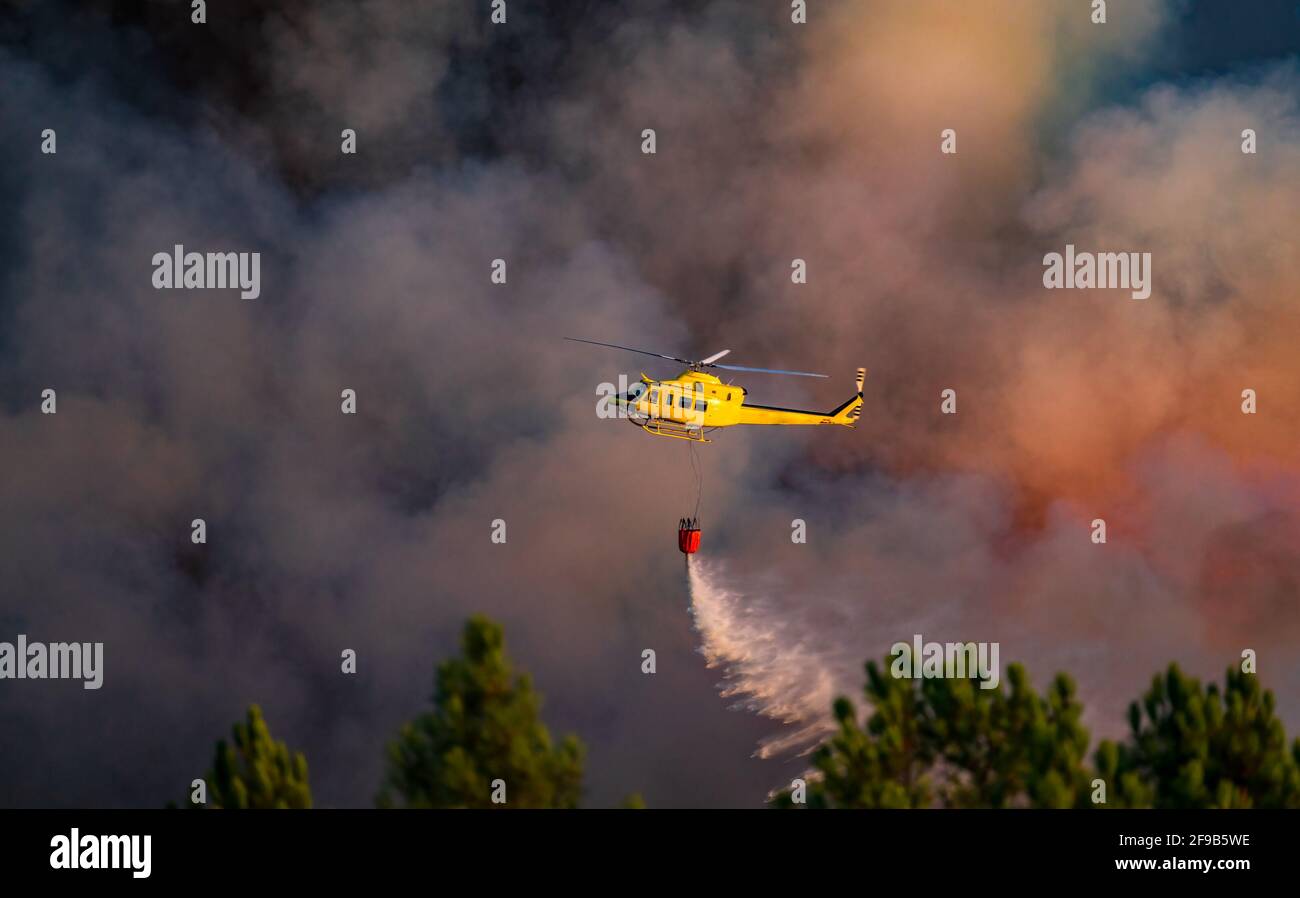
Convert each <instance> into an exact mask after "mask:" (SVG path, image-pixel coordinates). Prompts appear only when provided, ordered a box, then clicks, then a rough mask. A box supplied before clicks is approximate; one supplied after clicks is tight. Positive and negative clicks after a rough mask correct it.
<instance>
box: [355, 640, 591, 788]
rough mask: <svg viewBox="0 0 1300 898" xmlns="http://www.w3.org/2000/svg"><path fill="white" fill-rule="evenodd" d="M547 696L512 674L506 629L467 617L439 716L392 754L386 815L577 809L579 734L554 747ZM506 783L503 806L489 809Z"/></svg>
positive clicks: (436, 710)
mask: <svg viewBox="0 0 1300 898" xmlns="http://www.w3.org/2000/svg"><path fill="white" fill-rule="evenodd" d="M540 708H541V696H539V695H538V694H537V692H535V691H534V689H533V686H532V682H531V680H530V678H529V677H528V676H527V675H526V674H520V675H517V676H516V675H515V673H514V670H513V667H512V665H511V662H510V660H509V658H508V657H507V655H506V652H505V637H504V634H503V632H502V629H501V627H500V625H498V624H496V623H493V622H492V621H490V620H488V619H487V618H485V617H482V616H475V617H472V618H470V619H469V621H468V622H467V623H466V625H465V630H464V633H463V635H462V637H461V656H460V657H456V658H453V659H451V660H449V661H446V662H444V663H443V664H442V665H440V666H439V668H438V670H437V675H436V678H435V686H434V694H433V710H432V711H429V712H427V713H425V714H422V715H420V716H419V717H417V718H415V719H414V720H412V721H410V722H409V723H407V724H406V725H405V726H403V727H402V729H401V732H400V734H399V735H398V737H397V739H395V740H394V741H393V742H392V743H391V744H390V745H389V747H388V769H387V774H386V779H385V783H384V786H383V788H382V790H381V792H380V794H379V798H378V804H379V806H380V807H394V806H398V805H401V806H405V807H417V808H453V807H483V808H487V807H512V808H545V807H554V808H572V807H576V806H577V804H578V798H579V794H580V791H581V783H582V759H583V748H582V745H581V743H579V742H578V740H577V739H576V738H574V737H573V736H569V737H566V738H565V739H564V740H562V741H561V742H560V744H559V745H552V743H551V737H550V733H549V732H548V731H547V729H546V727H545V725H543V723H542V722H541V719H540V716H539V714H540ZM497 780H500V781H501V782H502V783H504V787H505V798H506V801H505V803H504V804H496V803H493V801H492V795H493V792H494V787H493V783H494V781H497Z"/></svg>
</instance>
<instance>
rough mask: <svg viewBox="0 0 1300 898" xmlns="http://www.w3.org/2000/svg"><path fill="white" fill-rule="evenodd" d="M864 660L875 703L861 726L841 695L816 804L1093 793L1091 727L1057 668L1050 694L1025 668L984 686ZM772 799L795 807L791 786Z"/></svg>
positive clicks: (821, 756) (1022, 799)
mask: <svg viewBox="0 0 1300 898" xmlns="http://www.w3.org/2000/svg"><path fill="white" fill-rule="evenodd" d="M888 670H889V663H888V662H886V663H885V665H884V668H883V669H882V668H881V667H878V666H877V665H876V663H875V662H869V663H868V664H867V667H866V672H867V683H866V689H865V697H866V700H867V704H868V706H869V707H870V708H871V711H870V714H869V716H868V718H867V721H866V725H865V726H862V725H859V723H858V720H857V714H856V709H855V708H854V706H853V704H852V702H850V701H849V700H848V699H846V698H840V699H838V700H837V701H836V702H835V705H834V713H835V719H836V722H837V724H838V728H837V731H836V733H835V735H833V736H832V737H831V738H830V739H829V740H828V741H827V742H826V743H825V744H823V745H822V746H820V747H819V748H818V749H817V750H816V752H814V754H813V758H812V767H813V773H812V774H811V775H810V777H809V781H808V788H807V804H808V806H809V807H841V808H914V807H930V806H941V807H1024V806H1033V807H1074V806H1082V805H1083V804H1085V803H1086V802H1087V800H1088V792H1087V784H1088V781H1089V777H1088V774H1087V771H1086V769H1085V768H1084V764H1083V759H1084V756H1085V753H1086V751H1087V748H1088V732H1087V730H1085V729H1084V728H1083V727H1082V725H1081V724H1080V722H1079V720H1080V717H1081V716H1082V711H1083V709H1082V706H1081V705H1080V704H1079V702H1078V700H1077V698H1076V697H1075V692H1074V684H1073V682H1072V681H1071V680H1070V679H1069V678H1068V677H1066V676H1063V675H1062V676H1058V677H1057V678H1056V679H1055V680H1054V681H1053V682H1052V685H1051V687H1050V688H1049V690H1048V693H1047V696H1046V698H1042V697H1039V695H1038V694H1037V693H1036V692H1034V690H1033V688H1032V686H1030V684H1029V678H1028V675H1027V674H1026V673H1025V671H1024V668H1023V667H1021V666H1020V665H1018V664H1013V665H1011V666H1010V667H1009V668H1008V669H1007V677H1006V680H1007V681H1008V682H1009V683H1010V689H1009V690H1007V689H1004V688H1003V685H1002V684H1001V683H999V684H998V686H997V687H996V688H993V689H983V688H980V684H979V682H978V681H976V680H974V679H971V678H935V679H914V678H907V677H894V676H893V675H892V674H891V673H888V672H887V671H888ZM773 804H774V805H776V806H778V807H792V806H794V802H793V797H792V791H791V790H789V789H787V790H785V791H783V792H781V793H778V794H777V795H776V796H775V797H774V799H773Z"/></svg>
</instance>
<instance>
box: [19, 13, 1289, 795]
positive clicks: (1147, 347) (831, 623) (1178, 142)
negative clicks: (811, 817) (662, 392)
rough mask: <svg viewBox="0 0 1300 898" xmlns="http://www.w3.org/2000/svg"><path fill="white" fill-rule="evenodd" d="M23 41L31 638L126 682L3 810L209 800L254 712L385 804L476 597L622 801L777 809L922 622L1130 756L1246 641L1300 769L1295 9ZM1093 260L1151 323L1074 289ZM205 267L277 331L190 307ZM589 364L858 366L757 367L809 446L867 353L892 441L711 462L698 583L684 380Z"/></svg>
mask: <svg viewBox="0 0 1300 898" xmlns="http://www.w3.org/2000/svg"><path fill="white" fill-rule="evenodd" d="M19 5H20V6H22V7H25V8H24V9H20V10H18V11H17V12H16V13H15V12H8V13H4V14H0V15H3V16H5V18H4V19H3V20H0V21H3V24H0V40H3V45H0V83H2V84H3V89H2V90H0V122H3V124H4V126H5V127H4V136H3V139H2V140H0V191H3V196H4V198H5V201H6V202H5V209H6V213H7V214H5V215H4V216H3V218H2V219H0V462H2V463H3V464H2V466H0V467H2V469H3V472H4V474H3V477H2V478H0V509H2V510H3V514H0V641H12V640H13V639H14V638H15V637H16V636H17V635H18V634H20V633H22V634H25V635H27V636H28V638H29V639H32V640H42V641H48V642H56V641H74V640H75V641H102V642H103V643H104V656H105V660H104V665H105V671H104V686H103V688H102V689H100V690H97V691H88V690H83V689H82V688H80V686H79V685H78V684H76V683H68V682H57V681H44V682H33V681H22V682H17V681H9V680H5V681H0V720H2V721H3V725H2V726H0V757H3V758H4V764H3V765H0V805H5V806H14V805H17V806H110V805H111V806H137V805H138V806H158V805H161V804H163V803H165V802H166V801H167V800H169V799H180V798H182V797H183V796H184V795H185V793H186V790H187V786H188V783H189V781H190V780H191V779H192V778H194V777H196V776H201V775H202V774H203V773H204V772H205V771H206V769H207V766H208V764H209V763H210V760H211V753H212V743H213V741H214V740H215V739H216V738H217V737H219V736H223V735H225V734H226V733H227V731H228V729H229V727H230V725H231V724H232V723H233V722H235V721H236V720H238V719H240V717H241V716H242V714H243V709H244V708H245V707H246V706H247V705H248V704H249V703H250V702H258V703H260V704H261V705H262V706H263V708H264V709H265V712H266V716H267V719H268V722H269V723H270V726H271V729H272V731H273V732H274V733H275V734H276V736H278V737H280V738H283V739H285V740H287V741H288V742H289V743H290V745H291V746H293V747H294V748H297V749H301V750H303V751H304V752H305V753H306V754H307V757H308V760H309V763H310V765H311V772H312V784H313V791H314V793H315V798H316V801H317V804H319V805H322V806H336V805H337V806H365V805H369V804H371V802H372V799H373V797H374V794H375V792H376V791H377V789H378V786H379V783H380V779H381V776H382V766H381V765H382V757H383V746H384V744H385V742H386V741H387V740H388V739H390V738H391V737H392V735H393V734H394V733H395V732H396V730H397V728H398V726H399V725H400V724H401V722H402V721H404V720H406V719H408V718H409V717H411V716H413V715H414V714H416V713H419V712H421V711H423V710H424V709H425V708H426V707H427V702H428V697H429V695H430V694H431V692H432V673H433V668H434V665H435V664H436V663H437V662H438V661H440V660H441V659H443V658H444V657H446V656H447V654H449V653H450V652H452V651H454V650H455V646H456V640H457V637H458V633H459V629H460V627H461V625H462V623H463V621H464V619H465V617H466V616H467V615H469V614H471V613H473V612H476V611H482V612H485V613H487V614H489V615H491V616H493V617H495V618H498V619H499V620H501V621H502V622H503V623H504V624H505V627H506V637H507V642H508V645H509V647H510V650H511V652H512V654H513V655H514V657H515V659H516V660H517V662H518V663H519V665H520V666H521V667H522V668H523V669H526V670H528V671H529V672H530V673H531V674H532V675H533V678H534V681H535V683H536V684H537V686H538V687H539V689H540V690H541V691H542V692H543V693H544V694H545V696H546V704H545V707H544V716H545V718H546V721H547V723H548V724H549V725H550V727H551V729H552V732H553V733H557V734H559V733H566V732H574V733H576V734H577V735H578V736H579V737H580V738H581V739H582V740H583V741H584V742H585V743H586V745H587V748H588V760H587V802H586V803H587V804H590V805H596V806H600V805H613V804H616V803H617V802H618V801H619V800H620V799H621V798H622V796H623V795H625V794H626V793H628V792H632V791H640V792H642V793H643V794H644V795H645V797H646V799H647V801H648V803H649V804H650V805H652V806H661V807H662V806H696V805H703V806H756V805H758V804H760V803H761V802H762V800H763V797H764V795H765V794H766V792H767V791H768V790H769V789H771V788H773V787H777V786H781V785H783V784H784V783H786V782H788V780H789V778H790V777H791V776H792V775H795V774H796V773H797V772H798V771H800V770H801V769H802V761H801V760H800V758H799V757H798V754H797V752H798V750H799V748H800V747H803V746H806V745H807V738H808V737H809V736H812V735H815V734H816V732H817V731H818V727H819V726H820V725H821V723H822V722H823V721H824V719H825V715H826V714H827V712H828V711H829V700H830V697H832V696H833V695H835V694H838V693H843V692H857V691H858V690H859V688H860V682H861V679H862V677H861V665H862V663H863V662H864V661H865V660H866V659H867V658H879V657H882V656H883V655H884V654H885V653H886V652H887V651H888V648H889V646H890V645H891V644H892V643H894V642H896V641H900V640H903V641H908V640H910V639H911V637H912V634H913V633H917V632H920V633H923V634H925V636H926V638H932V639H936V640H940V641H944V640H963V641H964V640H990V641H998V642H999V643H1000V645H1001V657H1002V661H1003V663H1004V664H1005V663H1009V662H1011V661H1023V662H1025V663H1026V664H1027V665H1028V667H1029V670H1030V673H1031V676H1032V677H1033V679H1034V680H1035V682H1036V683H1038V684H1039V685H1041V684H1043V683H1045V682H1046V681H1047V678H1048V677H1049V676H1050V675H1051V674H1053V673H1054V672H1055V671H1056V670H1067V671H1069V672H1070V673H1072V674H1073V675H1074V676H1075V677H1076V679H1077V680H1078V682H1079V684H1080V692H1081V695H1082V698H1083V700H1084V702H1085V704H1086V706H1087V708H1088V717H1087V720H1088V723H1089V725H1090V726H1091V727H1092V728H1093V731H1094V734H1096V735H1101V734H1105V735H1116V734H1118V733H1119V732H1120V727H1121V720H1122V714H1123V711H1124V708H1125V705H1126V703H1127V701H1129V700H1130V699H1132V698H1134V697H1136V696H1137V695H1138V694H1139V693H1140V692H1141V690H1142V689H1143V688H1144V687H1145V685H1146V683H1147V682H1148V680H1149V678H1150V676H1151V675H1152V674H1154V673H1155V672H1156V671H1157V670H1159V669H1161V668H1162V667H1163V666H1164V665H1166V664H1167V663H1168V662H1169V661H1171V660H1177V661H1179V662H1180V663H1181V664H1183V666H1184V667H1185V668H1187V669H1188V670H1190V671H1192V672H1193V673H1195V674H1197V675H1198V676H1202V677H1213V678H1221V676H1222V672H1223V670H1224V669H1225V668H1226V667H1227V666H1228V665H1229V664H1231V663H1233V662H1234V661H1235V659H1237V658H1239V656H1240V653H1241V651H1242V650H1243V649H1246V648H1251V649H1254V650H1256V651H1257V652H1258V653H1259V656H1260V671H1261V675H1262V677H1263V679H1264V682H1265V684H1266V685H1268V686H1269V687H1271V688H1273V689H1274V690H1275V692H1276V693H1277V695H1278V700H1279V705H1280V707H1281V709H1282V712H1283V715H1284V717H1285V719H1286V722H1287V724H1288V727H1289V729H1290V730H1291V731H1292V732H1293V733H1295V732H1300V651H1297V650H1300V605H1297V601H1296V599H1297V584H1300V423H1298V422H1300V414H1298V413H1300V379H1298V378H1297V374H1300V370H1298V369H1300V363H1298V362H1297V356H1296V350H1295V347H1296V346H1297V344H1298V343H1300V247H1297V240H1296V228H1295V222H1296V209H1297V208H1300V108H1298V105H1297V96H1298V95H1297V86H1298V85H1300V76H1298V74H1297V69H1296V65H1297V62H1296V58H1295V53H1296V48H1297V44H1296V42H1295V39H1294V35H1296V34H1297V33H1300V31H1298V29H1300V13H1298V12H1297V4H1295V3H1294V2H1280V0H1279V2H1259V3H1252V4H1250V8H1251V10H1252V13H1251V15H1250V16H1245V15H1243V14H1242V12H1241V11H1240V7H1239V6H1238V5H1237V4H1233V3H1229V2H1222V3H1210V2H1190V0H1188V2H1168V3H1163V4H1161V3H1154V2H1140V3H1139V2H1132V3H1123V2H1119V0H1112V2H1110V3H1109V4H1108V21H1107V22H1106V24H1104V25H1095V24H1093V23H1092V22H1091V21H1090V19H1089V8H1088V4H1086V3H1081V2H1080V3H1066V2H1031V0H1005V2H981V3H978V4H956V3H944V2H938V0H935V2H928V0H908V2H903V0H898V2H882V0H870V2H868V0H861V2H855V0H841V2H834V3H817V2H812V3H810V6H811V7H812V8H811V9H810V11H809V20H808V23H807V24H806V25H794V24H792V23H791V22H790V21H789V9H788V4H786V3H783V2H772V3H755V2H752V0H731V2H726V0H721V2H689V3H687V2H669V0H647V2H637V3H628V4H609V3H601V2H573V0H568V2H565V3H553V4H550V3H528V4H525V3H510V4H509V5H508V9H509V15H508V22H507V23H506V24H505V25H497V26H494V25H491V24H490V23H489V21H488V4H486V3H482V2H469V0H463V2H462V0H449V2H441V3H435V2H406V0H377V2H355V0H349V2H324V3H307V2H288V3H276V4H262V3H252V2H238V3H221V4H211V5H210V6H211V8H210V9H209V10H208V21H207V24H205V25H196V24H192V23H191V22H190V20H189V11H188V9H187V4H178V3H171V4H141V5H138V6H134V7H132V8H131V9H130V10H129V11H128V12H121V11H120V10H119V11H115V12H114V11H112V10H113V7H115V6H116V5H115V4H108V3H85V4H76V5H72V6H69V7H65V8H61V7H60V5H59V4H56V3H30V4H19ZM1234 10H1235V11H1234ZM1288 36H1289V37H1288ZM47 128H48V129H53V130H54V131H55V132H56V134H57V150H58V151H57V153H56V154H54V155H47V154H42V153H41V152H40V146H41V132H42V131H43V130H44V129H47ZM344 128H352V129H355V131H356V133H357V147H358V152H357V153H356V154H355V155H343V154H342V153H340V132H341V131H342V129H344ZM645 128H654V129H655V130H656V137H657V152H656V153H655V154H654V155H652V156H650V155H645V154H643V153H642V152H641V140H642V138H641V133H642V130H643V129H645ZM946 128H951V129H954V130H955V131H956V134H957V141H958V144H957V146H958V152H957V153H956V154H955V155H945V154H942V153H940V152H939V147H940V132H941V131H943V130H944V129H946ZM1246 128H1250V129H1253V130H1255V131H1256V132H1257V135H1258V152H1257V153H1255V154H1243V153H1242V152H1241V141H1242V138H1241V132H1242V130H1243V129H1246ZM1067 243H1069V244H1075V245H1077V246H1078V247H1079V248H1080V249H1081V250H1092V251H1123V252H1128V251H1132V252H1149V253H1151V257H1152V270H1153V290H1152V294H1151V296H1150V297H1149V298H1147V299H1145V300H1134V299H1132V298H1130V296H1129V293H1128V291H1123V290H1093V291H1086V290H1063V291H1049V290H1046V289H1044V287H1043V281H1042V275H1043V256H1044V254H1046V253H1050V252H1062V251H1063V250H1064V247H1065V246H1066V244H1067ZM176 244H183V245H184V246H185V247H186V248H187V249H192V250H197V251H223V252H224V251H238V252H258V253H260V254H261V255H260V259H261V269H260V271H261V293H260V296H259V297H258V298H256V299H241V298H240V297H239V295H238V293H237V292H233V291H200V290H189V291H182V290H155V289H154V288H153V286H152V284H151V277H152V275H153V268H152V265H151V259H152V257H153V255H154V254H155V253H157V252H160V251H164V252H166V251H170V250H171V248H172V247H173V246H174V245H176ZM496 258H503V259H505V260H507V263H508V283H507V284H505V285H494V284H492V283H491V282H490V280H489V274H490V271H491V262H492V260H493V259H496ZM794 258H801V259H804V260H806V261H807V264H808V272H809V274H808V283H807V284H805V285H795V284H792V283H791V281H790V276H789V273H790V262H791V260H792V259H794ZM565 335H572V336H578V337H585V338H588V339H595V340H607V341H610V342H615V343H623V344H627V345H633V346H644V347H645V348H648V349H651V350H655V351H660V352H667V353H670V354H690V355H692V356H693V357H702V356H704V355H708V354H711V353H713V352H716V351H718V350H721V349H724V348H730V349H731V350H732V351H733V356H732V359H734V361H736V362H737V363H738V364H747V365H760V366H772V367H786V368H797V369H805V370H807V369H812V370H821V371H825V372H826V373H828V374H830V375H831V377H830V378H829V379H828V380H826V381H818V382H815V383H809V382H804V381H803V380H801V379H799V380H797V379H793V378H790V379H781V378H776V377H767V376H763V375H754V376H752V377H746V378H744V379H743V381H738V382H743V383H744V384H745V385H746V386H747V387H748V388H749V389H750V395H751V398H752V399H754V400H755V401H759V402H765V403H767V404H776V405H782V404H787V403H801V404H805V405H806V406H807V407H813V408H832V407H834V406H835V405H838V404H839V402H840V401H842V400H843V399H844V398H846V397H847V396H848V395H849V393H850V392H851V390H852V376H853V369H854V368H855V367H857V366H859V365H865V366H866V367H867V368H868V371H869V374H868V379H867V387H866V391H865V398H866V402H865V407H864V409H863V416H862V421H861V424H860V426H859V427H858V428H857V429H856V430H847V429H840V428H834V429H831V428H826V429H821V428H809V429H807V430H802V429H793V428H792V429H788V430H778V429H775V428H770V429H769V428H753V429H750V430H748V431H745V432H722V433H719V434H717V435H716V437H717V438H716V441H715V442H714V443H712V444H710V445H707V446H704V447H701V448H700V449H699V451H698V455H699V457H700V460H701V462H702V464H703V470H704V484H705V486H704V495H703V505H702V513H703V517H704V522H705V531H704V547H703V549H702V551H701V553H700V555H699V556H698V562H699V563H698V564H697V566H696V568H695V570H694V572H693V576H692V577H689V578H688V576H687V571H686V568H685V565H684V562H683V559H682V556H681V555H680V554H679V553H678V552H677V550H676V546H675V534H674V529H675V525H676V521H677V519H678V518H679V517H681V516H682V515H684V514H688V513H690V512H691V511H692V509H693V505H694V501H695V481H694V476H693V474H692V470H691V467H690V459H689V457H688V447H687V446H686V445H685V444H682V443H680V442H677V441H670V440H662V439H654V438H652V437H649V436H646V435H644V434H641V433H639V432H637V431H635V430H634V429H633V428H630V427H627V426H626V425H625V424H623V423H621V422H614V421H606V420H599V419H598V418H597V417H596V414H595V408H596V388H597V385H598V384H600V383H601V382H604V381H615V380H617V378H618V376H619V375H620V374H627V375H630V376H635V375H637V374H638V373H639V372H640V371H641V370H646V371H648V372H649V373H652V374H655V375H661V376H667V375H671V374H674V373H676V372H675V371H674V370H673V369H672V368H671V366H666V367H665V366H658V365H657V364H656V363H655V362H654V361H653V360H648V359H641V358H639V357H635V356H623V355H620V354H617V353H613V352H610V351H607V350H602V349H599V348H596V347H587V346H579V345H576V344H572V343H564V342H562V341H561V337H563V336H565ZM642 361H645V362H646V363H647V364H646V365H645V367H644V369H643V368H642V367H641V362H642ZM47 388H52V389H55V390H57V396H58V411H57V414H55V415H43V414H41V411H40V401H41V391H42V390H44V389H47ZM949 388H951V389H954V390H956V391H957V396H958V413H957V414H956V415H955V416H946V415H941V414H940V413H939V403H940V393H941V391H942V390H944V389H949ZM1246 388H1250V389H1253V390H1255V391H1256V392H1257V394H1258V397H1259V399H1258V402H1259V411H1258V414H1256V415H1254V416H1246V415H1243V414H1241V411H1240V404H1241V391H1242V390H1243V389H1246ZM343 389H353V390H355V391H356V394H357V401H358V411H357V414H356V415H355V416H351V415H348V416H345V415H343V414H341V413H340V408H339V403H340V398H339V397H340V391H341V390H343ZM828 430H833V432H826V431H828ZM197 517H201V518H203V519H205V521H206V522H207V528H208V541H207V543H206V545H204V546H195V545H193V544H191V542H190V521H191V520H192V519H194V518H197ZM1098 517H1100V518H1104V519H1106V521H1107V523H1108V527H1109V541H1108V543H1107V544H1106V545H1105V546H1097V545H1093V544H1092V543H1091V542H1090V540H1089V532H1090V530H1089V522H1090V521H1092V520H1093V519H1094V518H1098ZM498 518H500V519H504V520H505V521H506V522H507V528H508V539H507V542H506V544H505V545H496V544H493V543H492V542H491V541H490V539H489V537H490V531H491V522H492V521H493V520H494V519H498ZM794 518H801V519H804V520H805V521H806V522H807V527H808V542H807V544H805V545H794V544H792V543H791V541H790V529H791V524H790V522H791V520H792V519H794ZM347 648H351V649H354V650H355V651H356V652H357V654H358V673H357V674H356V675H355V676H345V675H343V674H342V673H341V672H340V670H339V657H340V652H341V651H342V650H343V649H347ZM646 648H652V649H654V650H655V651H656V652H657V656H658V672H657V673H656V674H654V675H653V676H646V675H643V674H642V673H641V670H640V664H641V653H642V650H643V649H646ZM746 709H748V710H746ZM782 721H784V723H782ZM756 755H760V756H761V757H760V756H756Z"/></svg>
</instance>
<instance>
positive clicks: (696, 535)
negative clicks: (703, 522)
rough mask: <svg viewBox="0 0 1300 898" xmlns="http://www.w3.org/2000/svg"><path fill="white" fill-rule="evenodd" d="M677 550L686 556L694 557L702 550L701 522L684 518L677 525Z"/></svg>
mask: <svg viewBox="0 0 1300 898" xmlns="http://www.w3.org/2000/svg"><path fill="white" fill-rule="evenodd" d="M677 548H679V549H681V550H682V553H683V554H684V555H694V554H695V553H696V552H698V551H699V550H700V522H699V520H698V519H695V518H682V520H681V521H680V522H679V523H678V525H677Z"/></svg>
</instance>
